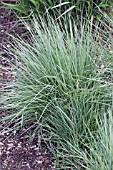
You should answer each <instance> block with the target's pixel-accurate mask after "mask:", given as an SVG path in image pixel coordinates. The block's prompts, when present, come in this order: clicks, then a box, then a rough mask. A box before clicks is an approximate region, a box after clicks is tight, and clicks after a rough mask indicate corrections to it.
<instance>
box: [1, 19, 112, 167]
mask: <svg viewBox="0 0 113 170" xmlns="http://www.w3.org/2000/svg"><path fill="white" fill-rule="evenodd" d="M46 19H47V21H45V20H44V19H42V18H41V17H39V18H38V19H36V18H35V17H34V18H33V19H32V21H31V25H29V24H28V23H25V26H26V28H27V29H28V31H29V34H30V35H31V36H30V39H29V43H28V42H26V41H24V40H22V39H18V38H14V37H13V40H12V41H13V43H12V48H9V49H7V53H8V54H10V55H12V57H14V58H15V63H11V67H12V68H14V69H13V70H14V72H13V73H11V74H13V75H14V76H15V77H16V79H15V81H12V82H7V83H6V88H5V90H6V91H5V92H4V91H3V89H1V96H2V97H1V108H0V109H1V110H9V111H10V113H9V114H7V116H6V117H5V118H3V119H2V123H3V124H5V125H7V123H9V122H11V123H13V125H14V126H12V129H11V128H10V130H17V129H19V128H21V127H22V126H24V125H25V124H29V123H31V122H32V123H33V125H34V127H35V126H36V128H37V125H38V127H39V126H41V125H42V126H44V127H46V129H49V137H48V139H47V138H45V140H50V148H51V151H53V154H54V157H55V158H56V164H57V165H56V166H57V167H58V168H59V169H66V168H67V167H68V168H71V169H72V170H75V169H78V170H81V169H82V168H86V169H88V170H95V169H96V170H98V168H100V169H99V170H105V169H107V170H109V169H111V167H112V165H111V163H112V158H113V156H112V154H113V153H112V133H111V132H112V123H113V122H112V119H113V118H112V104H113V94H112V89H113V78H112V74H113V39H112V34H111V29H112V25H113V21H112V19H111V20H109V23H110V24H111V25H110V26H111V27H109V26H107V25H106V23H103V22H101V21H100V22H101V24H102V25H103V26H106V29H107V30H108V31H107V32H106V31H105V32H104V30H102V29H100V27H98V24H97V25H92V21H91V22H90V21H89V22H85V23H83V22H81V25H80V27H79V30H78V28H77V26H76V25H75V24H73V22H74V20H71V19H70V18H69V23H68V26H67V25H65V27H64V25H62V24H61V22H60V21H58V20H57V21H54V20H52V19H51V18H49V17H48V18H46ZM94 28H95V29H94ZM100 33H101V34H100ZM100 35H101V36H100ZM14 44H15V46H14ZM108 44H109V46H108ZM7 86H8V88H7ZM10 87H11V88H12V87H13V89H12V90H10ZM7 89H8V90H7ZM109 109H110V112H109ZM40 124H41V125H40ZM6 129H7V128H6ZM4 131H5V130H4ZM54 143H55V150H54V146H53V144H54ZM106 148H107V149H106Z"/></svg>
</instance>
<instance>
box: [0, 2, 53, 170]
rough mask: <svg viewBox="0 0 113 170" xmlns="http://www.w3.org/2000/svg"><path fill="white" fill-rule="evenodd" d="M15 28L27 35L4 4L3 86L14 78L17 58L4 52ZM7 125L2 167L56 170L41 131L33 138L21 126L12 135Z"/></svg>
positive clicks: (0, 10) (0, 137) (1, 142)
mask: <svg viewBox="0 0 113 170" xmlns="http://www.w3.org/2000/svg"><path fill="white" fill-rule="evenodd" d="M15 32H16V33H18V34H19V35H21V36H23V35H24V36H25V35H26V30H25V28H23V27H21V26H19V24H18V19H17V17H15V14H14V13H13V12H12V11H10V10H6V9H5V8H4V6H3V5H1V4H0V89H2V88H4V87H5V83H6V82H8V81H12V79H14V77H13V76H12V75H11V74H9V72H10V71H13V70H12V68H11V67H10V64H9V61H10V60H14V59H13V58H11V57H10V56H8V55H7V54H6V53H5V52H4V47H7V48H8V47H9V46H10V44H9V39H10V38H9V36H8V34H9V33H15ZM1 94H2V93H0V95H1ZM2 116H5V112H4V111H2V110H0V117H2ZM3 128H4V127H3ZM3 128H2V129H0V131H1V132H0V170H55V167H54V165H53V162H54V160H53V156H52V154H51V152H50V150H49V148H48V144H47V143H46V142H44V141H40V140H39V139H40V136H39V134H37V136H35V137H34V138H33V139H32V140H31V139H30V133H32V132H30V131H27V132H26V133H23V134H22V133H21V132H23V129H21V130H20V131H19V132H16V133H15V134H13V135H12V136H10V134H9V133H7V132H6V133H4V134H3V133H2V130H3ZM20 134H21V135H20Z"/></svg>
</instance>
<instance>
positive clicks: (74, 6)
mask: <svg viewBox="0 0 113 170" xmlns="http://www.w3.org/2000/svg"><path fill="white" fill-rule="evenodd" d="M4 4H5V5H6V7H8V8H10V9H14V10H16V11H18V12H19V13H20V14H22V15H23V14H24V15H26V16H27V15H28V16H29V14H31V13H32V12H33V11H38V12H39V13H41V14H44V13H45V12H46V11H47V10H49V11H50V12H52V13H54V14H55V15H56V17H59V16H62V15H64V14H66V13H68V12H69V11H72V12H73V15H74V16H75V15H76V14H79V15H80V14H81V13H82V14H85V15H86V14H88V15H92V14H95V13H98V12H99V10H98V9H99V8H101V9H106V7H108V6H109V5H110V4H111V0H96V1H93V0H70V1H68V0H65V1H63V0H56V1H53V0H46V1H44V0H27V1H26V0H18V1H17V3H16V4H10V3H4Z"/></svg>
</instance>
